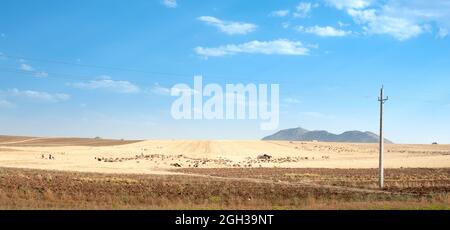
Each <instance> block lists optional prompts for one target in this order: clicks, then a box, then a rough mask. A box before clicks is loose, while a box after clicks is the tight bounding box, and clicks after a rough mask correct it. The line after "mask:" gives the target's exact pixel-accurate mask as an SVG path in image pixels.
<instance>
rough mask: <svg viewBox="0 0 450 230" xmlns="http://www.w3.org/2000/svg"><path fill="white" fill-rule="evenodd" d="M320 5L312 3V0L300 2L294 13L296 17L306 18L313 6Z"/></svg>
mask: <svg viewBox="0 0 450 230" xmlns="http://www.w3.org/2000/svg"><path fill="white" fill-rule="evenodd" d="M318 6H319V5H318V4H317V3H316V4H311V3H310V2H300V3H299V4H298V5H297V6H296V7H295V11H294V13H293V15H294V17H296V18H306V17H308V16H309V14H310V13H311V10H312V9H313V8H316V7H318Z"/></svg>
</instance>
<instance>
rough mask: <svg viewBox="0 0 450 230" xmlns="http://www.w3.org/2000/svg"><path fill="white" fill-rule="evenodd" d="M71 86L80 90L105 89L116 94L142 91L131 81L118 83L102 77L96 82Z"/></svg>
mask: <svg viewBox="0 0 450 230" xmlns="http://www.w3.org/2000/svg"><path fill="white" fill-rule="evenodd" d="M70 85H71V86H72V87H75V88H80V89H91V90H95V89H103V90H108V91H111V92H116V93H138V92H139V91H140V89H139V87H138V86H136V85H134V84H133V83H131V82H129V81H116V80H112V79H111V78H110V77H109V76H101V77H99V78H98V79H95V80H91V81H88V82H77V83H73V84H70Z"/></svg>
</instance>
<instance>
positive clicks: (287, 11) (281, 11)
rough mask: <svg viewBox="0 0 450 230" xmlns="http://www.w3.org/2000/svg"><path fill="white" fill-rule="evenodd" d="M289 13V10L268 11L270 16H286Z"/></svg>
mask: <svg viewBox="0 0 450 230" xmlns="http://www.w3.org/2000/svg"><path fill="white" fill-rule="evenodd" d="M288 15H289V10H276V11H272V12H271V13H270V16H273V17H286V16H288Z"/></svg>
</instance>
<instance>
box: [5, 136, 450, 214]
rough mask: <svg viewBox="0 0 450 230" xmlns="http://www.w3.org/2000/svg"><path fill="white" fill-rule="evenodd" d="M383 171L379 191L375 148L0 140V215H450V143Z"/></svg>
mask: <svg viewBox="0 0 450 230" xmlns="http://www.w3.org/2000/svg"><path fill="white" fill-rule="evenodd" d="M262 154H267V155H270V156H271V158H270V159H258V156H260V155H262ZM50 155H51V157H50ZM385 165H386V167H387V168H388V169H386V178H385V182H386V187H385V189H384V190H379V189H378V188H377V175H378V174H377V170H376V169H374V168H376V167H377V166H378V149H377V145H376V144H342V143H313V142H289V141H286V142H283V141H122V140H101V139H79V138H36V137H11V136H0V209H30V208H31V209H55V208H56V209H60V208H63V209H80V208H81V209H449V207H450V200H449V191H450V179H449V178H450V171H449V169H450V146H449V145H387V146H386V162H385Z"/></svg>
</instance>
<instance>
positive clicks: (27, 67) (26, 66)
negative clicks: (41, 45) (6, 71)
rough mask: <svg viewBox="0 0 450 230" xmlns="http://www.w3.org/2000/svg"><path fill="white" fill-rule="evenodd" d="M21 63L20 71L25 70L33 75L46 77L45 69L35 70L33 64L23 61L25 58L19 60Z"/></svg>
mask: <svg viewBox="0 0 450 230" xmlns="http://www.w3.org/2000/svg"><path fill="white" fill-rule="evenodd" d="M20 62H21V64H20V67H19V68H20V70H22V71H26V72H30V73H31V74H32V75H33V76H34V77H38V78H44V77H48V73H47V72H45V71H37V70H36V69H35V68H34V67H33V66H31V65H29V64H27V63H25V62H26V61H25V60H22V59H21V60H20Z"/></svg>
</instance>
